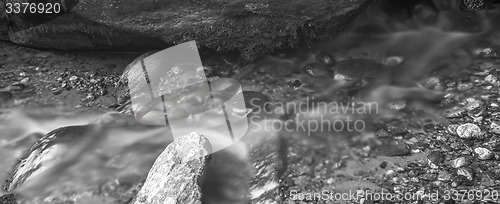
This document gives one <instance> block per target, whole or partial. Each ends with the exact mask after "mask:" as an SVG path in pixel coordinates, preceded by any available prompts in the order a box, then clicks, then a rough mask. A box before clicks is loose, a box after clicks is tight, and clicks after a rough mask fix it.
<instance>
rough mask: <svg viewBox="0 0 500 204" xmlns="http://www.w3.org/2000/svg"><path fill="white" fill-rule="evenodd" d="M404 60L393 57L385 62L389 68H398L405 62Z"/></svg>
mask: <svg viewBox="0 0 500 204" xmlns="http://www.w3.org/2000/svg"><path fill="white" fill-rule="evenodd" d="M403 60H404V59H403V58H402V57H399V56H391V57H388V58H386V59H385V60H384V64H385V65H387V66H397V65H399V64H401V62H403Z"/></svg>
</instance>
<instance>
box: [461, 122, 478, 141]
mask: <svg viewBox="0 0 500 204" xmlns="http://www.w3.org/2000/svg"><path fill="white" fill-rule="evenodd" d="M457 134H458V136H459V137H460V138H473V137H480V136H481V128H479V126H477V125H476V124H472V123H466V124H462V125H460V126H458V127H457Z"/></svg>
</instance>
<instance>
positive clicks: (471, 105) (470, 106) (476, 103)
mask: <svg viewBox="0 0 500 204" xmlns="http://www.w3.org/2000/svg"><path fill="white" fill-rule="evenodd" d="M465 101H466V103H467V104H466V105H465V107H464V108H465V110H467V111H472V110H475V109H477V108H480V107H481V106H482V105H483V104H484V102H483V101H481V100H477V99H475V98H468V99H465Z"/></svg>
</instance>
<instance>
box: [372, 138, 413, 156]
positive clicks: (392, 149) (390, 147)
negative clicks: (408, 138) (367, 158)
mask: <svg viewBox="0 0 500 204" xmlns="http://www.w3.org/2000/svg"><path fill="white" fill-rule="evenodd" d="M379 141H380V142H381V143H382V144H381V145H379V146H376V147H375V148H373V152H374V153H375V154H380V155H383V156H389V157H392V156H407V155H409V154H410V153H411V149H410V147H408V145H406V144H405V143H404V142H403V141H398V140H394V139H392V138H379Z"/></svg>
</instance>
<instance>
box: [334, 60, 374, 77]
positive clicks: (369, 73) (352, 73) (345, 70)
mask: <svg viewBox="0 0 500 204" xmlns="http://www.w3.org/2000/svg"><path fill="white" fill-rule="evenodd" d="M380 71H382V64H380V63H377V62H375V61H372V60H367V59H349V60H343V61H340V62H338V63H337V65H335V78H343V79H347V80H355V79H361V78H370V77H373V75H374V74H375V73H378V72H380Z"/></svg>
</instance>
